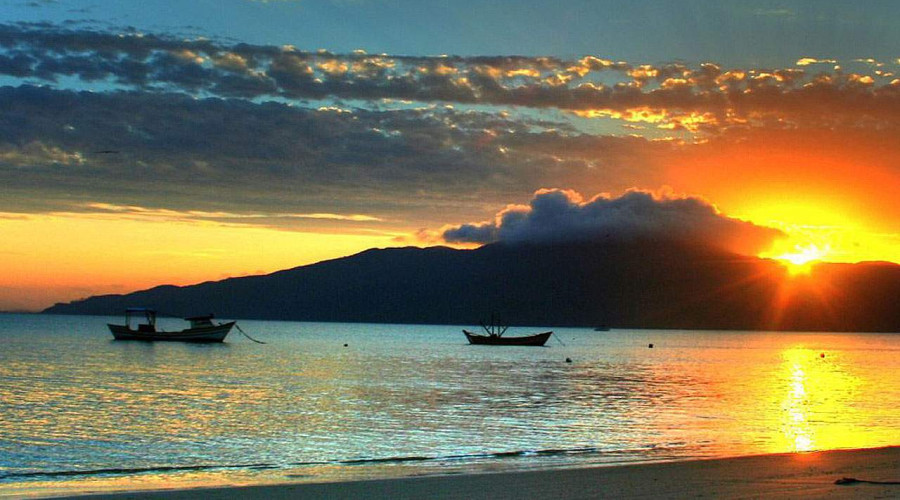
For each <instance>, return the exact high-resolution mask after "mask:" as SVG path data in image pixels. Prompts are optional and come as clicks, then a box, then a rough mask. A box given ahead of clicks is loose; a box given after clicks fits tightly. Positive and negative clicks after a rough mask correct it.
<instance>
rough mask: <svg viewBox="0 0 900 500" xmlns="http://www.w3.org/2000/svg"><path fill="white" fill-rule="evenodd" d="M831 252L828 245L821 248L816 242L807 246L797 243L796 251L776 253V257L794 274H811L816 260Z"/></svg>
mask: <svg viewBox="0 0 900 500" xmlns="http://www.w3.org/2000/svg"><path fill="white" fill-rule="evenodd" d="M829 252H830V248H829V247H827V246H826V247H825V248H819V247H818V246H816V245H814V244H810V245H806V246H800V245H795V246H794V252H788V253H783V254H781V255H776V256H775V258H776V259H778V260H779V261H781V262H782V263H783V264H785V265H786V266H787V268H788V272H790V274H791V275H792V276H793V275H798V274H809V272H810V271H811V270H812V266H813V265H814V264H815V263H816V262H818V261H821V260H823V259H824V258H825V257H827V256H828V254H829Z"/></svg>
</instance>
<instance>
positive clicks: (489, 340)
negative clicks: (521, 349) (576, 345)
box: [463, 330, 553, 346]
mask: <svg viewBox="0 0 900 500" xmlns="http://www.w3.org/2000/svg"><path fill="white" fill-rule="evenodd" d="M463 333H464V334H466V338H467V339H469V343H470V344H475V345H528V346H542V345H544V344H545V343H546V342H547V339H549V338H550V336H551V335H553V332H544V333H538V334H535V335H527V336H524V337H500V336H497V335H491V336H489V335H479V334H477V333H472V332H470V331H468V330H463Z"/></svg>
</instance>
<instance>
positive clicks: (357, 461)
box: [0, 446, 664, 481]
mask: <svg viewBox="0 0 900 500" xmlns="http://www.w3.org/2000/svg"><path fill="white" fill-rule="evenodd" d="M651 449H652V450H655V451H664V449H662V448H661V447H659V446H648V447H647V448H646V450H651ZM634 451H638V450H602V449H600V448H596V447H585V448H563V449H558V448H550V449H542V450H514V451H499V452H488V453H470V454H458V455H444V456H396V457H375V458H354V459H345V460H330V461H311V462H294V463H286V464H274V463H255V464H215V465H213V464H210V465H184V466H153V467H139V468H110V469H93V470H61V471H34V472H10V473H3V472H0V481H4V480H7V481H8V480H27V479H53V478H63V477H91V476H124V475H136V474H160V473H173V472H174V473H178V472H212V471H219V470H271V469H287V468H294V467H313V466H323V465H327V466H341V465H345V466H359V465H378V464H382V465H383V464H402V463H421V462H425V463H429V462H430V463H440V462H447V461H454V462H457V461H458V462H465V461H479V460H502V459H510V458H523V457H563V456H571V455H592V454H593V455H610V456H614V455H620V454H628V453H630V452H634ZM623 458H624V457H623ZM635 460H636V459H635V458H634V457H631V458H630V459H623V460H616V461H613V462H610V463H609V464H610V465H612V464H615V463H622V462H632V461H635ZM644 460H646V459H644ZM289 477H290V476H289Z"/></svg>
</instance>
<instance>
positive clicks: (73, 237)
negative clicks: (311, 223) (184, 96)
mask: <svg viewBox="0 0 900 500" xmlns="http://www.w3.org/2000/svg"><path fill="white" fill-rule="evenodd" d="M325 231H326V230H323V232H318V233H317V232H301V231H287V230H279V229H275V228H266V227H258V226H249V225H247V226H241V225H234V224H231V225H229V224H219V223H213V222H208V221H205V222H204V221H189V220H186V221H179V222H171V221H153V220H131V219H126V218H113V217H95V216H91V215H84V214H74V215H68V214H67V215H29V216H22V217H18V218H13V217H6V218H0V233H2V234H3V241H2V242H0V245H2V246H0V254H5V255H7V256H9V257H13V258H6V259H0V310H31V311H34V310H40V309H44V308H46V307H49V306H51V305H53V304H54V303H56V302H61V301H65V302H68V301H71V300H76V299H80V298H85V297H88V296H91V295H98V294H110V293H128V292H132V291H136V290H141V289H145V288H151V287H154V286H158V285H163V284H172V285H190V284H195V283H201V282H204V281H214V280H221V279H225V278H229V277H236V276H247V275H255V274H266V273H271V272H275V271H280V270H283V269H289V268H293V267H297V266H301V265H305V264H312V263H314V262H319V261H322V260H328V259H332V258H337V257H342V256H346V255H351V254H353V253H357V252H361V251H363V250H366V249H369V248H373V247H385V246H395V245H396V243H395V242H394V238H395V236H396V235H394V234H390V233H385V232H372V233H366V232H364V231H358V232H356V233H355V234H354V233H351V232H349V231H347V232H344V233H341V232H337V231H334V230H330V231H328V232H325Z"/></svg>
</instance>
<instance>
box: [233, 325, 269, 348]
mask: <svg viewBox="0 0 900 500" xmlns="http://www.w3.org/2000/svg"><path fill="white" fill-rule="evenodd" d="M234 327H235V328H237V329H238V331H239V332H241V333H243V334H244V337H247V338H248V339H250V340H252V341H254V342H256V343H257V344H265V342H263V341H262V340H256V339H255V338H253V337H251V336H249V335H247V332H245V331H244V330H243V329H242V328H241V327H240V326H238V324H237V323H235V324H234Z"/></svg>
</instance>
